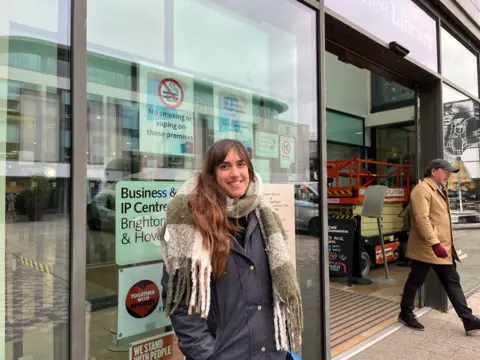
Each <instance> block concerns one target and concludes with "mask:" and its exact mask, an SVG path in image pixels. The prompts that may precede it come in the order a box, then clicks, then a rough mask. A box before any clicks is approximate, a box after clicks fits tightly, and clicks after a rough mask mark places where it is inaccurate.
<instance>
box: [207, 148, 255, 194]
mask: <svg viewBox="0 0 480 360" xmlns="http://www.w3.org/2000/svg"><path fill="white" fill-rule="evenodd" d="M215 180H216V182H217V184H218V186H220V188H222V189H223V191H225V193H226V194H227V195H228V196H230V197H231V198H234V199H239V198H241V197H242V196H243V195H245V192H246V191H247V188H248V185H249V184H250V176H249V173H248V165H247V162H246V161H245V160H243V159H241V158H240V156H238V154H237V152H236V151H235V149H231V150H230V151H229V152H228V154H227V157H226V158H225V159H224V160H223V162H222V163H221V164H220V165H218V166H217V168H216V169H215Z"/></svg>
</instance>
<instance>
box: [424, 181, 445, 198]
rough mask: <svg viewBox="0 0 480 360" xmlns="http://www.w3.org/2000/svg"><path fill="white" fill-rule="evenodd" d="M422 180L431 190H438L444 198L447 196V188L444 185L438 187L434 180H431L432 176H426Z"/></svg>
mask: <svg viewBox="0 0 480 360" xmlns="http://www.w3.org/2000/svg"><path fill="white" fill-rule="evenodd" d="M423 181H425V182H426V183H427V184H428V186H430V187H431V188H432V190H433V191H438V192H439V193H440V195H442V197H444V198H445V199H447V198H448V195H447V189H446V188H444V187H440V186H439V185H438V184H437V183H436V182H435V181H433V179H432V178H430V177H427V178H425V179H424V180H423Z"/></svg>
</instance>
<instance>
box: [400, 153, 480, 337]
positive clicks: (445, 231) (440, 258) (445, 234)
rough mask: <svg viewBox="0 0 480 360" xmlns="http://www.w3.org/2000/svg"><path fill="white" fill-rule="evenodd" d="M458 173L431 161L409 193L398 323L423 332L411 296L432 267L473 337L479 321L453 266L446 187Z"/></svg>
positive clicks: (442, 163)
mask: <svg viewBox="0 0 480 360" xmlns="http://www.w3.org/2000/svg"><path fill="white" fill-rule="evenodd" d="M458 171H459V169H456V168H454V167H453V166H452V165H451V164H450V163H449V162H448V161H446V160H443V159H436V160H432V161H431V162H430V164H429V165H428V168H427V171H426V174H425V179H424V181H422V182H421V183H420V184H418V185H417V186H415V187H414V188H413V190H412V192H411V194H410V207H411V209H410V211H411V228H410V234H409V238H408V248H407V257H408V258H409V259H411V260H412V264H411V271H410V275H409V276H408V280H407V282H406V284H405V288H404V290H403V297H402V303H401V311H400V315H399V317H398V320H399V321H400V322H401V323H403V324H404V325H405V326H407V327H409V328H411V329H414V330H420V331H423V330H425V328H424V326H423V325H422V324H420V322H419V321H418V320H417V318H416V316H415V314H414V313H413V310H414V301H415V294H416V293H417V291H418V289H419V288H420V287H421V286H422V285H423V283H424V281H425V277H426V276H427V274H428V271H429V270H430V268H433V270H434V271H435V273H436V274H437V276H438V278H439V279H440V282H441V283H442V285H443V287H444V288H445V291H446V292H447V295H448V297H449V299H450V301H451V302H452V305H453V307H454V308H455V311H456V312H457V314H458V316H459V317H460V318H461V319H462V321H463V326H464V328H465V331H466V333H467V335H473V333H474V332H475V331H476V330H479V329H480V319H479V318H477V317H476V316H474V315H473V314H472V310H471V309H470V308H469V307H468V305H467V300H466V298H465V295H464V293H463V290H462V287H461V285H460V276H459V275H458V272H457V269H456V263H455V261H460V260H459V259H458V256H457V253H456V251H455V247H454V245H453V233H452V222H451V218H450V206H449V203H448V194H447V189H446V185H447V181H448V178H449V177H450V174H451V173H457V172H458Z"/></svg>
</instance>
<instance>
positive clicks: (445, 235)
mask: <svg viewBox="0 0 480 360" xmlns="http://www.w3.org/2000/svg"><path fill="white" fill-rule="evenodd" d="M444 193H445V196H444V195H442V193H441V192H440V190H439V188H438V185H437V184H436V183H435V182H434V181H433V180H432V179H431V178H425V179H424V180H423V181H422V182H421V183H420V184H418V185H417V186H415V187H414V188H413V190H412V192H411V194H410V221H411V228H410V235H409V238H408V246H407V257H408V258H410V259H412V260H417V261H422V262H426V263H429V264H440V265H451V264H452V263H453V259H455V260H456V261H459V259H458V256H457V253H456V251H455V247H454V245H453V233H452V221H451V217H450V205H449V202H448V195H447V192H446V191H444ZM438 243H441V244H442V245H443V246H444V247H445V249H446V250H447V252H448V257H446V258H445V259H441V258H439V257H437V256H436V255H435V253H434V252H433V249H432V245H435V244H438ZM452 256H453V259H452Z"/></svg>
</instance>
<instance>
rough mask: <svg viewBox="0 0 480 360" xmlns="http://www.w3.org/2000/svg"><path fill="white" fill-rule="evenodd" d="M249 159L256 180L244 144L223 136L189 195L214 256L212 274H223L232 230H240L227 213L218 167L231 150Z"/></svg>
mask: <svg viewBox="0 0 480 360" xmlns="http://www.w3.org/2000/svg"><path fill="white" fill-rule="evenodd" d="M232 149H233V150H235V152H236V153H237V155H238V156H239V157H240V159H242V160H243V161H245V162H246V163H247V167H248V173H249V177H250V181H254V178H255V173H254V171H253V165H252V162H251V161H250V157H249V156H248V152H247V150H246V149H245V147H244V146H243V145H242V143H240V142H239V141H237V140H230V139H225V140H220V141H217V142H216V143H215V144H213V145H212V146H211V147H210V149H208V151H207V153H206V155H205V159H204V164H203V169H202V171H201V173H200V175H199V177H198V184H197V187H196V189H195V190H194V191H193V192H192V194H191V195H190V198H189V205H190V208H191V209H192V212H193V219H194V222H195V226H196V228H197V229H198V230H199V231H200V234H201V235H202V237H203V245H204V246H205V248H207V249H210V253H211V256H212V277H213V278H214V279H218V278H220V277H222V276H223V274H224V271H225V265H226V263H227V256H228V254H229V253H230V237H229V232H231V231H235V230H238V229H237V227H236V226H235V225H234V224H231V223H230V221H229V220H228V216H227V195H226V194H225V192H224V191H223V190H222V189H221V188H220V187H219V186H218V184H217V182H216V180H215V170H216V169H217V167H218V166H219V165H220V164H221V163H222V162H223V161H224V160H225V158H226V157H227V154H228V153H229V152H230V150H232Z"/></svg>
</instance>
